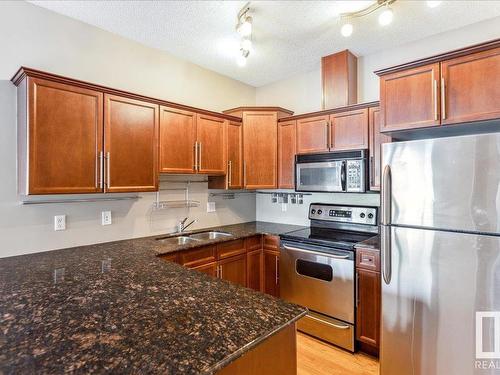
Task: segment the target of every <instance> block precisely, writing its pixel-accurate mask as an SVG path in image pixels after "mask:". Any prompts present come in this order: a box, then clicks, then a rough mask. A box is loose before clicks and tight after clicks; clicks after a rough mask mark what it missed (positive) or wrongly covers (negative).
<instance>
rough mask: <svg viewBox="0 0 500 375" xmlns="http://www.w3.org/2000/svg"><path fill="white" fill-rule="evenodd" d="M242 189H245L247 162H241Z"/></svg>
mask: <svg viewBox="0 0 500 375" xmlns="http://www.w3.org/2000/svg"><path fill="white" fill-rule="evenodd" d="M243 187H244V188H246V187H247V162H246V161H244V162H243Z"/></svg>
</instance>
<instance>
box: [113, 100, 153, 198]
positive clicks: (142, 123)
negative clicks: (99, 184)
mask: <svg viewBox="0 0 500 375" xmlns="http://www.w3.org/2000/svg"><path fill="white" fill-rule="evenodd" d="M158 111H159V107H158V105H156V104H152V103H148V102H144V101H139V100H133V99H128V98H124V97H120V96H115V95H105V106H104V118H105V123H104V129H105V134H104V140H105V147H104V152H105V160H106V168H105V170H106V178H105V181H106V191H108V192H126V191H155V190H158V172H157V171H158V165H157V159H158V151H157V150H158V124H159V120H158Z"/></svg>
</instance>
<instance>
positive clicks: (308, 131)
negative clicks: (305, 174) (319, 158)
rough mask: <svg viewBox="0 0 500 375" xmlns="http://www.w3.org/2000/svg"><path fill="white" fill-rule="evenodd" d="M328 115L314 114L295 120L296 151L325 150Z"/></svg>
mask: <svg viewBox="0 0 500 375" xmlns="http://www.w3.org/2000/svg"><path fill="white" fill-rule="evenodd" d="M329 127H330V126H329V117H328V116H315V117H309V118H304V119H299V120H297V153H298V154H308V153H314V152H327V151H328V147H329V140H328V139H329Z"/></svg>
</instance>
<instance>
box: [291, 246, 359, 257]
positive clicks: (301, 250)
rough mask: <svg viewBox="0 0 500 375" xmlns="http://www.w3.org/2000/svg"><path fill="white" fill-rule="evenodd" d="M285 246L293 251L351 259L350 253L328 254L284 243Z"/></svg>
mask: <svg viewBox="0 0 500 375" xmlns="http://www.w3.org/2000/svg"><path fill="white" fill-rule="evenodd" d="M283 248H285V249H287V250H292V251H300V252H303V253H308V254H314V255H321V256H326V257H329V258H335V259H349V257H350V255H349V254H347V255H335V254H326V253H321V252H319V251H312V250H305V249H299V248H298V247H290V246H287V245H283Z"/></svg>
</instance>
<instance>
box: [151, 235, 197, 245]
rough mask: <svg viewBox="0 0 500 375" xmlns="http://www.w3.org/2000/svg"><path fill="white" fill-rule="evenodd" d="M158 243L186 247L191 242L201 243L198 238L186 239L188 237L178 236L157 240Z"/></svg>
mask: <svg viewBox="0 0 500 375" xmlns="http://www.w3.org/2000/svg"><path fill="white" fill-rule="evenodd" d="M156 241H160V242H163V243H166V244H172V245H185V244H187V243H189V242H197V241H200V240H199V239H197V238H191V237H186V236H177V237H161V238H157V239H156Z"/></svg>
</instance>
